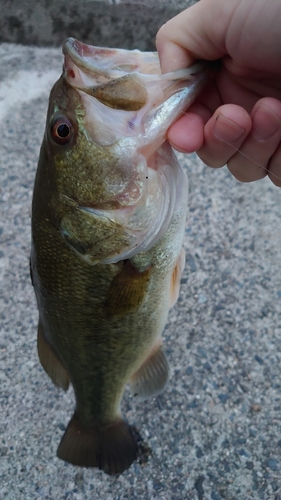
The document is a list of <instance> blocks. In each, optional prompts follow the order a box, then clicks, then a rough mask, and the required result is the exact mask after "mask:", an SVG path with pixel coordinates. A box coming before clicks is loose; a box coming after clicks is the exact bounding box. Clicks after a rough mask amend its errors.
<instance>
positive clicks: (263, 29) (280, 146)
mask: <svg viewBox="0 0 281 500" xmlns="http://www.w3.org/2000/svg"><path fill="white" fill-rule="evenodd" d="M280 19H281V2H280V0H271V1H270V2H267V1H266V0H231V1H228V2H225V0H200V2H199V3H197V4H195V5H193V6H192V7H190V8H188V9H187V10H185V11H183V12H182V13H180V14H179V15H178V16H176V17H174V18H173V19H171V20H170V21H168V22H167V23H166V24H165V25H164V26H162V27H161V28H160V30H159V32H158V34H157V37H156V46H157V50H158V53H159V57H160V62H161V68H162V71H163V72H168V71H172V70H175V69H180V68H183V67H187V66H190V64H192V63H193V62H194V61H195V60H197V59H207V60H215V59H219V58H221V59H222V66H221V69H220V70H219V71H218V73H217V75H216V76H215V78H214V80H213V81H212V83H211V84H209V86H208V88H206V89H205V91H203V92H202V94H201V95H200V96H199V98H198V99H197V100H196V101H195V103H194V104H193V105H192V106H191V107H190V108H189V109H188V111H187V112H186V114H185V115H184V116H182V117H181V118H180V119H179V120H178V121H177V122H176V123H175V124H174V125H173V126H172V127H171V128H170V130H169V133H168V139H169V141H170V142H171V144H172V146H173V147H175V148H176V149H178V150H179V151H183V152H187V153H190V152H193V151H196V152H197V154H198V156H200V158H201V159H202V160H203V161H204V163H206V164H207V165H209V166H211V167H215V168H217V167H222V166H223V165H225V164H227V166H228V168H229V170H230V172H231V173H232V174H233V175H234V176H235V177H236V178H237V179H238V180H239V181H243V182H250V181H254V180H257V179H261V178H263V177H265V176H266V175H268V176H269V178H270V179H271V180H272V182H273V183H274V184H276V185H277V186H281V31H280ZM238 150H239V151H238Z"/></svg>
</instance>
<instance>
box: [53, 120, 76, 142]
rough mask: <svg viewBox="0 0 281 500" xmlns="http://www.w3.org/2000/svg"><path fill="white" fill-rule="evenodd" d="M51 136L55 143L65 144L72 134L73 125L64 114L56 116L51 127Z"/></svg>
mask: <svg viewBox="0 0 281 500" xmlns="http://www.w3.org/2000/svg"><path fill="white" fill-rule="evenodd" d="M51 133H52V137H53V139H54V141H55V142H56V143H57V144H66V143H67V142H69V141H70V139H71V137H72V134H73V125H72V123H71V121H70V120H69V119H68V118H66V117H65V116H61V117H59V118H56V120H55V122H54V123H53V126H52V129H51Z"/></svg>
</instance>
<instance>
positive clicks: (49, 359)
mask: <svg viewBox="0 0 281 500" xmlns="http://www.w3.org/2000/svg"><path fill="white" fill-rule="evenodd" d="M37 349H38V356H39V360H40V363H41V365H42V367H43V368H44V370H45V372H46V373H47V375H49V377H50V378H51V380H52V381H53V382H54V384H55V385H57V386H58V387H61V388H62V389H63V390H64V391H67V389H68V387H69V376H68V373H67V371H66V369H65V368H64V366H63V365H62V363H61V361H60V360H59V359H58V357H57V356H56V355H55V354H54V352H53V350H52V349H51V347H50V346H49V344H48V342H47V341H46V340H45V337H44V334H43V329H42V325H41V323H40V321H39V324H38V335H37Z"/></svg>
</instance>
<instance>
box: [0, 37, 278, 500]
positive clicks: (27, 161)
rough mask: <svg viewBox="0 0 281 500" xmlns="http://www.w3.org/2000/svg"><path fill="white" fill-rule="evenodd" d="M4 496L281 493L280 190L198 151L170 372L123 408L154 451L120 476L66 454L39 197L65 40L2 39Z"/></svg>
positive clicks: (174, 499) (177, 498) (169, 342)
mask: <svg viewBox="0 0 281 500" xmlns="http://www.w3.org/2000/svg"><path fill="white" fill-rule="evenodd" d="M0 61H1V66H0V130H1V134H0V175H1V180H0V190H1V195H0V197H1V204H0V241H1V249H0V276H1V278H0V279H1V287H0V294H1V295H0V313H1V316H0V321H1V329H0V381H1V384H0V498H1V500H2V499H3V500H4V499H5V500H39V499H48V500H64V499H67V500H95V499H105V500H125V499H126V500H134V499H136V500H143V499H148V500H150V499H155V500H182V499H187V500H203V499H205V500H220V499H227V500H230V499H231V500H244V499H245V500H251V499H255V500H258V499H264V500H271V499H272V500H280V499H281V425H280V421H281V378H280V377H281V344H280V335H281V315H280V313H281V276H280V269H281V253H280V241H281V210H280V197H281V190H280V189H278V188H276V187H275V186H274V185H273V184H271V183H270V181H269V180H268V179H264V180H263V181H260V182H256V183H254V184H244V185H243V184H240V183H239V182H237V181H236V180H235V179H234V178H233V177H232V176H231V175H230V174H229V173H228V171H227V169H225V168H224V169H220V170H212V169H209V168H208V167H206V166H204V165H203V164H202V163H201V162H200V161H199V160H198V158H197V157H196V156H195V155H190V156H183V155H181V156H180V159H181V162H182V163H183V165H184V166H185V168H186V170H187V172H188V176H189V183H190V186H189V191H190V195H189V215H188V221H187V225H186V235H185V242H184V245H185V248H186V253H187V261H186V269H185V272H184V276H183V279H182V286H181V292H180V298H179V301H178V303H177V305H176V306H175V307H174V308H173V309H172V310H171V311H170V315H169V322H168V324H167V327H166V329H165V332H164V337H165V345H166V350H167V354H168V357H169V360H170V364H171V367H172V372H173V375H172V378H171V380H170V383H169V385H168V388H167V390H166V391H165V393H163V395H161V396H160V397H158V398H154V399H152V400H150V401H148V402H145V403H141V404H136V403H135V402H133V400H132V398H131V396H130V394H129V391H128V392H127V393H126V395H125V398H124V402H123V411H124V414H125V415H126V417H127V419H128V420H129V422H130V423H131V424H132V425H134V426H135V427H136V428H137V429H138V431H139V432H140V433H141V435H142V437H143V439H144V445H145V446H147V447H148V448H150V449H151V450H152V454H149V453H148V454H147V461H146V460H144V459H143V461H142V462H143V463H139V462H136V463H135V464H133V465H132V467H131V468H130V469H129V470H128V471H126V472H125V473H124V474H123V475H121V476H120V477H117V478H111V477H108V476H106V475H104V474H103V473H101V472H99V471H96V470H93V469H83V468H78V467H74V466H71V465H69V464H65V463H64V462H62V461H60V460H59V459H57V458H56V449H57V446H58V444H59V441H60V438H61V436H62V433H63V431H64V429H65V426H66V425H67V423H68V421H69V419H70V417H71V415H72V412H73V407H74V397H73V393H72V390H70V391H69V392H68V393H66V394H64V393H63V392H62V391H59V390H58V389H56V388H55V387H54V386H53V385H52V383H51V381H50V380H49V379H48V377H47V376H46V374H45V373H44V372H43V369H42V368H41V366H40V364H39V361H38V358H37V353H36V324H37V316H38V315H37V310H36V304H35V297H34V294H33V289H32V286H31V284H30V280H29V268H28V261H29V249H30V205H31V197H32V185H33V180H34V175H35V170H36V163H37V158H38V153H39V147H40V143H41V139H42V135H43V131H44V121H45V115H46V107H47V99H48V93H49V90H50V87H51V85H52V83H53V82H54V81H55V80H56V78H57V77H58V76H59V74H60V69H61V65H62V56H61V52H60V49H51V48H49V49H46V48H42V49H39V48H34V47H22V46H20V45H8V44H3V45H1V46H0Z"/></svg>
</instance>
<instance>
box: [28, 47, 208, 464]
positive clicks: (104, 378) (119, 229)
mask: <svg viewBox="0 0 281 500" xmlns="http://www.w3.org/2000/svg"><path fill="white" fill-rule="evenodd" d="M63 52H64V66H63V73H62V76H61V77H60V79H59V80H58V82H57V83H56V84H55V85H54V87H53V89H52V91H51V94H50V101H49V108H48V114H47V122H46V130H45V135H44V139H43V143H42V147H41V152H40V158H39V164H38V170H37V174H36V179H35V186H34V195H33V204H32V250H31V277H32V282H33V285H34V289H35V293H36V298H37V303H38V308H39V326H38V354H39V358H40V361H41V364H42V366H43V368H44V369H45V371H46V372H47V374H48V375H49V376H50V378H51V379H52V381H53V382H54V383H55V384H56V385H57V386H59V387H61V388H63V389H64V390H67V388H68V386H69V383H71V384H72V385H73V388H74V392H75V398H76V409H75V412H74V415H73V417H72V418H71V420H70V422H69V424H68V427H67V429H66V431H65V434H64V436H63V437H62V440H61V443H60V445H59V448H58V456H59V457H60V458H61V459H63V460H66V461H68V462H70V463H72V464H75V465H80V466H86V467H98V468H99V469H102V470H104V471H105V472H106V473H108V474H116V473H120V472H123V471H124V470H125V469H126V468H128V467H129V466H130V465H131V463H132V462H133V461H134V459H135V458H136V456H137V443H136V442H135V439H134V437H133V434H132V432H131V430H130V427H129V425H128V424H127V423H126V422H125V421H124V419H123V418H122V414H121V410H120V404H121V400H122V396H123V393H124V390H125V387H126V385H127V383H128V382H129V384H130V387H131V390H132V393H133V395H134V396H135V397H136V398H139V399H146V398H148V397H150V396H154V395H156V394H158V393H160V392H161V391H162V390H163V389H164V387H165V385H166V384H167V381H168V378H169V365H168V361H167V358H166V356H165V353H164V351H163V348H162V340H161V333H162V331H163V328H164V326H165V323H166V320H167V314H168V310H169V308H170V307H171V306H172V305H173V304H174V303H175V301H176V300H177V297H178V293H179V284H180V277H181V272H182V269H183V267H184V252H183V250H182V241H183V234H184V227H185V220H186V207H187V179H186V175H185V173H184V171H183V170H182V168H181V166H180V165H179V163H178V161H177V159H176V157H175V155H174V153H173V151H172V148H171V147H170V145H169V144H168V143H167V142H166V140H165V138H166V132H167V129H168V128H169V127H170V125H171V124H172V123H173V122H174V121H175V120H176V119H177V118H178V117H179V116H180V114H181V113H182V112H183V110H184V109H185V108H187V107H188V106H189V105H190V104H191V103H192V102H193V100H194V99H195V98H196V96H197V95H198V94H199V92H200V91H201V90H202V88H203V87H204V85H205V84H206V83H207V82H208V81H209V80H210V78H211V77H212V75H213V73H214V70H213V67H212V66H209V65H207V63H206V64H205V63H199V64H198V65H195V66H193V67H191V68H189V69H185V70H181V71H176V72H173V73H169V74H165V75H161V72H160V66H159V60H158V56H157V54H156V53H148V52H147V53H141V52H139V51H137V50H134V51H128V50H121V49H120V50H119V49H106V48H100V47H93V46H88V45H85V44H83V43H81V42H78V41H77V40H74V39H68V40H67V41H66V42H65V44H64V47H63Z"/></svg>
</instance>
